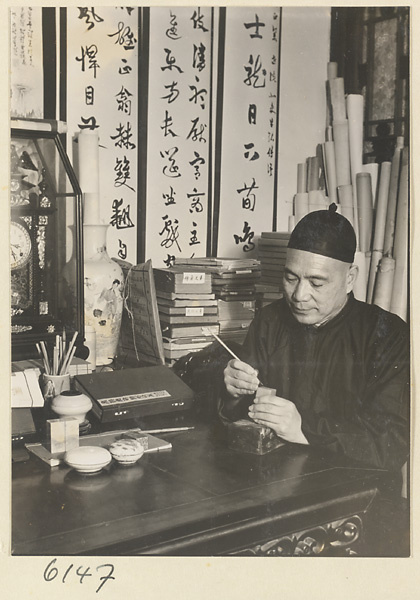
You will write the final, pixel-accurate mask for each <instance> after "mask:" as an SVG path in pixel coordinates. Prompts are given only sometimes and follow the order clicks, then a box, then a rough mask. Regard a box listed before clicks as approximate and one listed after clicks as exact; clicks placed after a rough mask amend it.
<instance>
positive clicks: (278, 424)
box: [248, 396, 308, 444]
mask: <svg viewBox="0 0 420 600" xmlns="http://www.w3.org/2000/svg"><path fill="white" fill-rule="evenodd" d="M248 414H249V416H250V418H251V419H253V420H254V421H255V422H256V423H259V424H260V425H264V426H266V427H271V429H273V430H274V432H275V433H276V434H277V435H278V436H279V437H281V438H282V439H283V440H286V441H287V442H294V443H296V444H308V440H307V439H306V437H305V436H304V435H303V433H302V417H301V416H300V413H299V412H298V410H297V408H296V406H295V405H294V404H293V402H290V401H289V400H286V399H285V398H279V397H278V396H260V397H258V398H255V400H254V404H251V406H250V407H249V412H248Z"/></svg>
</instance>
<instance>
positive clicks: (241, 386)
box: [224, 359, 260, 398]
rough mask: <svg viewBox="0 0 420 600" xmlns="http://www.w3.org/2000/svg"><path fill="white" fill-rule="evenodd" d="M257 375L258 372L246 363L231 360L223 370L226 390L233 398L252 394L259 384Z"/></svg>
mask: <svg viewBox="0 0 420 600" xmlns="http://www.w3.org/2000/svg"><path fill="white" fill-rule="evenodd" d="M257 375H258V372H257V371H256V370H255V369H253V368H252V367H251V366H250V365H248V364H247V363H244V362H242V361H241V360H236V359H232V360H230V361H229V362H228V364H227V366H226V368H225V370H224V381H225V385H226V389H227V391H228V392H229V394H230V395H231V396H233V397H234V398H238V397H239V396H242V395H243V394H253V393H254V392H255V391H256V390H257V388H258V385H259V383H260V382H259V380H258V377H257Z"/></svg>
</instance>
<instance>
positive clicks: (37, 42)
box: [10, 6, 44, 119]
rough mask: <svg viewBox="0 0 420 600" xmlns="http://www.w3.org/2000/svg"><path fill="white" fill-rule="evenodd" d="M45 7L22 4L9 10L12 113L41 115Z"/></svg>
mask: <svg viewBox="0 0 420 600" xmlns="http://www.w3.org/2000/svg"><path fill="white" fill-rule="evenodd" d="M41 11H42V9H41V7H33V8H31V7H30V6H19V7H16V8H11V10H10V63H11V74H10V83H11V97H10V115H11V116H12V117H26V118H36V119H42V118H43V116H44V109H43V104H44V89H43V82H44V75H43V66H42V60H43V59H42V12H41Z"/></svg>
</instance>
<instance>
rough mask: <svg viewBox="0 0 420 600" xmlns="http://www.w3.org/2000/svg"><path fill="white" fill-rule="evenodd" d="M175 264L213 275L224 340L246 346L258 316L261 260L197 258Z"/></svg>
mask: <svg viewBox="0 0 420 600" xmlns="http://www.w3.org/2000/svg"><path fill="white" fill-rule="evenodd" d="M175 264H176V265H178V266H182V267H183V268H186V269H190V268H194V269H203V270H204V272H205V273H209V274H211V281H212V289H213V292H214V294H215V297H216V298H217V306H218V309H219V310H218V313H219V324H220V336H221V337H222V338H223V339H225V340H229V341H235V342H238V343H242V342H243V340H244V339H245V336H246V332H247V330H248V327H249V324H250V323H251V321H252V319H253V318H254V315H255V298H256V284H257V282H258V281H259V280H260V277H261V268H260V262H259V260H256V259H255V258H222V257H208V258H206V257H196V258H189V259H188V258H187V259H183V258H177V259H176V263H175Z"/></svg>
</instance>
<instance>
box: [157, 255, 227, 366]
mask: <svg viewBox="0 0 420 600" xmlns="http://www.w3.org/2000/svg"><path fill="white" fill-rule="evenodd" d="M153 275H154V280H155V288H156V299H157V305H158V310H159V320H160V326H161V330H162V338H163V352H164V356H165V362H166V364H168V365H171V364H173V363H174V362H176V360H178V359H179V358H181V357H182V356H184V355H186V354H189V353H190V352H198V351H199V350H202V349H203V348H205V347H206V346H208V345H209V344H211V343H212V342H213V341H214V339H213V337H212V335H211V333H216V334H218V333H219V324H218V311H217V300H216V297H215V295H214V294H213V293H212V285H211V275H210V274H209V273H206V272H205V271H204V270H198V269H189V268H188V269H185V268H183V267H179V266H177V265H176V266H174V267H171V268H169V269H153Z"/></svg>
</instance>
